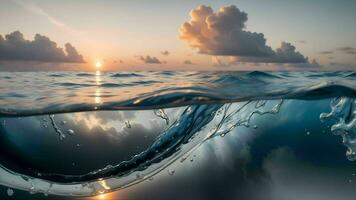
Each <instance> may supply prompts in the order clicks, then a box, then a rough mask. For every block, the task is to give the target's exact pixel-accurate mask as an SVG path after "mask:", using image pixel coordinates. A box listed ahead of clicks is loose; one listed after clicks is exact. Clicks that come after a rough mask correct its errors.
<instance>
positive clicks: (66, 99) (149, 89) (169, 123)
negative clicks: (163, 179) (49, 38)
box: [0, 71, 356, 196]
mask: <svg viewBox="0 0 356 200" xmlns="http://www.w3.org/2000/svg"><path fill="white" fill-rule="evenodd" d="M355 80H356V74H355V72H268V73H267V72H257V71H256V72H121V73H114V72H110V73H109V72H96V73H87V72H86V73H84V72H37V73H7V72H5V73H1V74H0V132H1V133H2V136H1V140H0V142H1V152H2V153H1V163H0V164H1V170H0V184H1V185H5V186H8V187H11V188H16V189H20V190H25V191H29V192H31V193H44V194H54V195H64V196H91V195H97V194H101V193H106V192H110V191H114V190H120V189H123V188H126V187H129V186H133V185H136V184H138V183H141V182H142V181H144V180H147V179H150V178H152V177H154V176H155V175H156V174H158V173H160V172H161V171H162V170H164V169H166V168H167V167H169V166H171V165H172V164H173V163H176V162H186V160H187V159H188V160H189V159H190V157H191V156H192V154H193V153H194V152H196V151H197V149H199V148H200V147H201V146H202V145H204V144H205V143H206V142H207V141H210V140H212V139H214V138H216V137H225V136H226V135H228V134H230V133H232V132H234V131H235V130H236V129H238V128H240V127H245V128H250V129H254V130H260V131H262V132H263V131H264V130H267V128H265V127H264V126H266V124H265V125H264V126H259V125H257V122H258V120H262V119H264V120H266V119H265V118H270V117H272V116H274V117H279V118H280V119H284V118H288V119H289V118H292V119H293V117H295V119H300V118H305V121H302V122H301V121H297V120H295V123H294V126H304V127H305V129H307V127H310V126H312V125H313V124H312V122H309V121H308V120H306V119H307V118H308V116H309V115H310V113H315V112H317V113H319V115H320V116H318V120H319V121H320V122H321V123H325V127H324V128H325V129H327V130H328V131H330V133H332V134H334V135H337V136H340V137H341V138H342V141H341V142H339V143H340V144H341V145H343V147H344V148H345V152H344V153H343V155H341V156H343V158H344V159H345V160H346V161H347V162H350V163H353V161H354V160H356V155H355V152H356V145H355V144H356V127H355V124H356V122H355V121H356V118H355V115H356V103H355V96H356V95H355V94H356V81H355ZM284 109H285V110H284ZM301 110H303V112H299V111H301ZM281 111H284V112H285V113H289V114H288V115H287V114H280V113H281ZM308 123H309V124H308ZM313 123H315V122H313ZM262 124H263V123H262ZM313 126H314V125H313ZM324 128H323V129H324ZM281 131H282V128H281ZM283 131H285V128H283ZM303 134H307V135H309V134H310V131H308V130H306V131H305V133H303ZM103 135H105V137H104V136H103ZM279 137H281V136H279ZM340 137H336V138H335V140H337V139H339V140H340ZM264 146H268V144H264ZM34 147H36V148H34ZM78 149H79V150H82V151H81V152H79V151H78ZM84 152H85V153H84ZM88 154H89V155H95V158H93V159H91V162H88V161H87V159H86V158H87V155H88ZM53 155H55V157H53ZM68 155H71V156H70V158H69V157H68ZM58 159H60V160H62V162H61V163H57V164H55V165H48V164H46V163H53V162H56V160H58ZM74 166H75V167H74ZM170 173H174V172H172V171H171V172H170Z"/></svg>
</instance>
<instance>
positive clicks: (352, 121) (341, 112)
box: [320, 97, 356, 161]
mask: <svg viewBox="0 0 356 200" xmlns="http://www.w3.org/2000/svg"><path fill="white" fill-rule="evenodd" d="M330 107H331V112H330V113H322V114H320V119H321V121H326V120H333V121H334V122H335V123H334V124H333V125H332V126H331V132H332V133H333V134H334V135H338V136H340V137H342V142H343V144H344V145H345V146H346V147H347V152H346V156H347V158H348V159H349V160H350V161H355V160H356V100H355V99H351V98H347V97H338V98H335V99H334V100H332V101H331V103H330Z"/></svg>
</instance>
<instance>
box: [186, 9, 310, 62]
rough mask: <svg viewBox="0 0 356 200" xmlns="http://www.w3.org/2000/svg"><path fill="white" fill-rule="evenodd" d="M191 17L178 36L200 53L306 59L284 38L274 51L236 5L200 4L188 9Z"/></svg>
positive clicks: (244, 58) (242, 58)
mask: <svg viewBox="0 0 356 200" xmlns="http://www.w3.org/2000/svg"><path fill="white" fill-rule="evenodd" d="M190 16H191V20H190V21H189V22H185V23H184V24H183V25H182V26H181V27H180V38H181V39H182V40H184V41H185V42H186V43H187V44H188V45H189V46H190V47H192V48H195V49H198V51H199V53H202V54H208V55H214V56H234V57H236V60H239V61H241V62H266V63H306V62H308V59H307V58H306V57H304V56H303V55H302V54H301V53H299V52H298V51H296V48H295V47H294V46H293V45H291V44H290V43H287V42H282V44H281V46H280V47H279V48H277V49H276V50H275V51H274V50H273V49H272V48H271V47H269V46H268V45H267V44H266V38H265V37H264V35H263V34H262V33H256V32H250V31H247V30H246V29H245V28H246V25H245V24H246V22H247V19H248V17H247V13H245V12H242V11H240V10H239V9H238V8H237V7H236V6H234V5H232V6H226V7H223V8H221V9H220V10H219V11H217V12H214V11H213V9H212V8H211V7H209V6H205V5H201V6H199V7H198V8H196V9H194V10H192V11H191V13H190Z"/></svg>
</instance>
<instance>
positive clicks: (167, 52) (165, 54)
mask: <svg viewBox="0 0 356 200" xmlns="http://www.w3.org/2000/svg"><path fill="white" fill-rule="evenodd" d="M161 54H162V55H164V56H169V54H170V53H169V51H167V50H165V51H161Z"/></svg>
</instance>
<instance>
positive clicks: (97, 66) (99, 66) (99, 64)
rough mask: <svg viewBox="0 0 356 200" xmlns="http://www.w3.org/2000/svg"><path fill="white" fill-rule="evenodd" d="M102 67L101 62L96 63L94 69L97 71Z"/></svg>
mask: <svg viewBox="0 0 356 200" xmlns="http://www.w3.org/2000/svg"><path fill="white" fill-rule="evenodd" d="M102 66H103V63H101V61H96V63H95V67H96V68H97V69H100V68H101V67H102Z"/></svg>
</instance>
